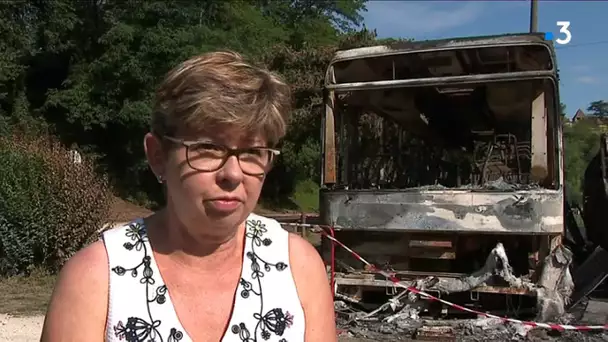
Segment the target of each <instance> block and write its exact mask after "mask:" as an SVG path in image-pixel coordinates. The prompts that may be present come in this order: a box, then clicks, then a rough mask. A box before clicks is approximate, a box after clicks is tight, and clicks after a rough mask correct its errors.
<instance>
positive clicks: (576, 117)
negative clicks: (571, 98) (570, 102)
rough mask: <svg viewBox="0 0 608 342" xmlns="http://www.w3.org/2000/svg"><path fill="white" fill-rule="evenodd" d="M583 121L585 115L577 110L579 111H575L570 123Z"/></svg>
mask: <svg viewBox="0 0 608 342" xmlns="http://www.w3.org/2000/svg"><path fill="white" fill-rule="evenodd" d="M583 119H585V113H583V111H582V110H581V109H580V108H579V110H577V111H576V114H574V116H573V117H572V122H577V121H581V120H583Z"/></svg>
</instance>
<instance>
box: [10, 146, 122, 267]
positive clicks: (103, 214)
mask: <svg viewBox="0 0 608 342" xmlns="http://www.w3.org/2000/svg"><path fill="white" fill-rule="evenodd" d="M67 152H68V151H67V150H66V149H65V148H63V147H62V146H61V145H60V144H59V143H58V142H57V141H56V140H55V139H52V138H50V137H32V138H24V137H19V136H16V135H11V136H5V137H0V275H5V276H10V275H15V274H21V273H28V272H29V271H30V270H32V269H33V268H34V267H37V266H41V267H43V268H45V269H47V270H48V271H50V272H55V271H57V270H58V269H59V268H60V267H61V266H62V265H63V264H64V263H65V261H66V260H67V259H68V258H69V257H70V256H72V255H73V254H74V253H75V252H76V251H78V250H79V249H81V248H82V247H84V246H85V245H86V244H88V243H89V242H91V241H93V240H94V239H96V238H97V231H98V229H100V228H101V227H102V225H103V224H104V223H105V221H106V220H107V218H108V216H109V211H110V204H111V199H112V196H111V192H110V190H109V187H108V182H107V180H106V179H105V178H104V177H99V176H98V175H97V174H96V172H95V170H94V168H93V165H92V163H90V162H88V161H87V160H86V158H83V161H82V163H81V164H74V163H73V162H72V161H71V159H70V158H69V155H68V153H67Z"/></svg>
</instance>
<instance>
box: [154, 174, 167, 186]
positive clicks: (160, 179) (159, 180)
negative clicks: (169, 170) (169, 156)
mask: <svg viewBox="0 0 608 342" xmlns="http://www.w3.org/2000/svg"><path fill="white" fill-rule="evenodd" d="M156 180H158V182H159V183H160V184H163V183H164V182H165V180H164V179H163V176H161V175H158V176H156Z"/></svg>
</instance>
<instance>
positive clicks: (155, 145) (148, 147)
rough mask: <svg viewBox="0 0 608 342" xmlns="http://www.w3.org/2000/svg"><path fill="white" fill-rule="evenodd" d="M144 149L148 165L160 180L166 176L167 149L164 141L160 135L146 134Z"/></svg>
mask: <svg viewBox="0 0 608 342" xmlns="http://www.w3.org/2000/svg"><path fill="white" fill-rule="evenodd" d="M144 151H145V152H146V159H147V160H148V165H150V168H151V169H152V172H154V175H155V176H156V178H157V179H159V182H160V180H161V179H164V177H165V157H166V155H165V150H164V147H163V144H162V141H161V139H160V138H159V137H157V136H156V135H154V134H152V133H147V134H146V135H145V136H144Z"/></svg>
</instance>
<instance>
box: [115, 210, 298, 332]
mask: <svg viewBox="0 0 608 342" xmlns="http://www.w3.org/2000/svg"><path fill="white" fill-rule="evenodd" d="M103 241H104V244H105V247H106V250H107V253H108V259H109V268H110V288H109V303H108V317H107V325H106V341H108V342H111V341H127V342H131V341H138V342H139V341H146V342H148V341H155V342H158V341H161V342H176V341H180V342H189V341H192V339H191V338H190V337H189V336H188V333H187V332H186V331H185V330H184V328H183V327H182V326H181V324H180V322H179V319H178V317H177V314H176V312H175V309H174V307H173V304H172V302H171V297H170V292H171V289H167V286H166V285H165V284H164V282H163V279H162V275H161V274H160V272H159V269H158V266H157V264H156V262H155V261H154V255H153V254H152V248H151V247H150V243H149V241H148V236H147V232H146V227H145V226H144V221H143V219H138V220H135V221H133V222H131V223H129V224H127V225H125V226H122V227H118V228H113V229H111V230H108V231H106V232H104V233H103ZM243 255H244V258H243V267H242V273H241V280H240V281H239V284H238V287H237V289H236V297H235V301H234V307H233V310H232V317H231V318H230V321H229V325H228V329H227V330H226V333H225V335H224V336H223V338H222V340H221V341H222V342H233V341H234V342H257V341H260V342H261V341H275V342H301V341H304V310H303V309H302V305H301V303H300V300H299V298H298V294H297V291H296V286H295V282H294V280H293V277H292V274H291V270H290V265H289V242H288V233H287V231H285V230H284V229H283V228H282V227H281V225H280V224H279V223H278V222H277V221H275V220H272V219H268V218H265V217H262V216H258V215H255V214H251V215H250V216H249V217H248V218H247V222H246V238H245V253H243ZM199 300H201V299H199ZM201 303H204V299H202V300H201Z"/></svg>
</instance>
